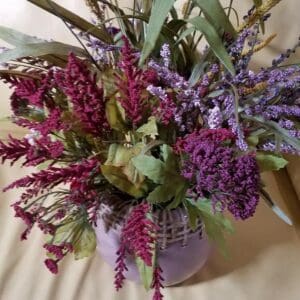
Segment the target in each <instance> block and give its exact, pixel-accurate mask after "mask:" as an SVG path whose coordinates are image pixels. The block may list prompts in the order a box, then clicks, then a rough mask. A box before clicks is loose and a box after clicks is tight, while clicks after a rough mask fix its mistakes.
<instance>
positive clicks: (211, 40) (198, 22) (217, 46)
mask: <svg viewBox="0 0 300 300" xmlns="http://www.w3.org/2000/svg"><path fill="white" fill-rule="evenodd" d="M187 22H189V23H191V24H192V25H194V26H195V28H196V29H197V30H199V31H201V32H202V33H203V34H204V36H205V38H206V40H207V42H208V44H209V45H210V47H211V49H212V51H213V52H214V54H215V55H216V57H217V58H218V59H219V60H220V61H221V63H222V64H223V65H224V66H225V67H226V69H227V70H228V71H229V72H230V73H231V74H235V69H234V66H233V64H232V61H231V58H230V56H229V54H228V53H227V51H226V49H225V47H224V44H223V42H222V39H221V38H220V37H219V35H218V33H217V31H216V30H215V28H214V27H213V26H212V25H211V24H210V23H209V22H208V21H207V20H205V19H204V18H202V17H195V18H193V19H190V20H188V21H187Z"/></svg>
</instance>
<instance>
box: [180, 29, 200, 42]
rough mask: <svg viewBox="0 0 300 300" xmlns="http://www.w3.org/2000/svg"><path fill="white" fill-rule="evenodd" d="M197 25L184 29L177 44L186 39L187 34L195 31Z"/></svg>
mask: <svg viewBox="0 0 300 300" xmlns="http://www.w3.org/2000/svg"><path fill="white" fill-rule="evenodd" d="M195 30H196V29H195V27H190V28H187V29H186V30H184V31H183V32H182V33H181V34H180V36H179V37H178V39H177V40H176V45H178V44H179V43H180V42H181V41H182V40H183V39H185V38H186V37H187V36H189V35H190V34H191V33H193V32H194V31H195Z"/></svg>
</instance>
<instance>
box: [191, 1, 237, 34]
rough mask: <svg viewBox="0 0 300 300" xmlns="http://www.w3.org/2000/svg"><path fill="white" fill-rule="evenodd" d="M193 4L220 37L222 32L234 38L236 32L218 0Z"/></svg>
mask: <svg viewBox="0 0 300 300" xmlns="http://www.w3.org/2000/svg"><path fill="white" fill-rule="evenodd" d="M193 2H194V3H195V4H196V5H197V6H199V8H200V9H201V10H202V11H203V14H204V16H205V18H206V19H207V20H208V22H209V23H210V24H212V25H213V26H214V28H215V30H216V31H217V32H218V33H220V37H222V36H223V33H224V32H226V33H230V34H231V35H232V36H233V37H235V36H236V31H235V29H234V27H233V26H232V24H231V22H230V21H229V18H228V16H227V15H226V13H225V11H224V8H223V7H222V5H221V4H220V2H219V0H193Z"/></svg>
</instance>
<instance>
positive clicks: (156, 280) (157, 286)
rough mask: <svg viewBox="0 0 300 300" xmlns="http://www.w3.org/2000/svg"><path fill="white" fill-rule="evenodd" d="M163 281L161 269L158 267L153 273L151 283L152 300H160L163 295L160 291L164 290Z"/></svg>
mask: <svg viewBox="0 0 300 300" xmlns="http://www.w3.org/2000/svg"><path fill="white" fill-rule="evenodd" d="M163 281H164V279H163V277H162V269H161V268H160V267H159V266H156V267H155V269H154V273H153V281H152V285H151V288H152V289H154V294H153V298H152V300H162V299H163V297H164V296H163V294H162V293H161V289H163V288H164V286H163V284H162V282H163Z"/></svg>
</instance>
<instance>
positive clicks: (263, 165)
mask: <svg viewBox="0 0 300 300" xmlns="http://www.w3.org/2000/svg"><path fill="white" fill-rule="evenodd" d="M256 160H257V163H258V165H259V168H260V171H261V172H266V171H278V170H280V169H282V168H284V167H285V166H286V165H287V164H288V161H287V160H285V159H284V158H282V157H279V156H277V155H273V154H265V153H262V152H258V153H257V154H256Z"/></svg>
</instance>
